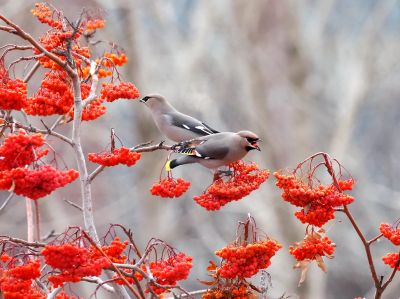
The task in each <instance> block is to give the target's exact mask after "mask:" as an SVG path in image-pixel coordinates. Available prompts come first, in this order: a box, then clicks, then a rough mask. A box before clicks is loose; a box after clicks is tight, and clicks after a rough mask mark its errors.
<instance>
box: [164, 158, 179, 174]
mask: <svg viewBox="0 0 400 299" xmlns="http://www.w3.org/2000/svg"><path fill="white" fill-rule="evenodd" d="M177 166H179V164H178V163H177V161H176V159H173V160H168V161H167V163H165V170H166V171H171V170H172V169H174V168H175V167H177Z"/></svg>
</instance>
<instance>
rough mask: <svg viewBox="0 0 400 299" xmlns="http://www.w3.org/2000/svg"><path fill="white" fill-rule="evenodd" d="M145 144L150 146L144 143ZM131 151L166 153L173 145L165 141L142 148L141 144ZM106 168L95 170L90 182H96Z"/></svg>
mask: <svg viewBox="0 0 400 299" xmlns="http://www.w3.org/2000/svg"><path fill="white" fill-rule="evenodd" d="M144 144H146V145H147V144H148V142H147V143H144ZM130 150H131V151H132V152H137V153H147V152H154V151H157V150H166V151H170V150H172V146H171V145H164V141H162V142H160V143H159V144H157V145H150V146H142V145H141V144H139V145H137V146H134V147H132V148H130ZM105 168H106V166H99V167H97V168H96V169H95V170H93V172H92V173H91V174H90V175H89V178H88V180H89V182H92V181H93V180H94V178H95V177H96V176H98V175H99V174H100V172H102V171H103V170H104V169H105Z"/></svg>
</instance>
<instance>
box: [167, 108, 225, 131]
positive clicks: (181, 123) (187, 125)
mask: <svg viewBox="0 0 400 299" xmlns="http://www.w3.org/2000/svg"><path fill="white" fill-rule="evenodd" d="M168 116H169V121H170V123H171V125H173V126H176V127H180V128H183V129H186V130H188V131H191V132H193V133H195V134H198V135H199V136H206V135H211V134H216V133H219V132H218V131H217V130H214V129H213V128H211V127H210V126H209V125H207V124H205V123H203V122H201V121H199V120H198V119H195V118H194V117H191V116H189V115H186V114H183V113H180V112H177V111H176V112H172V113H169V114H168Z"/></svg>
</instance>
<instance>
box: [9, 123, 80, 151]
mask: <svg viewBox="0 0 400 299" xmlns="http://www.w3.org/2000/svg"><path fill="white" fill-rule="evenodd" d="M9 124H10V125H15V126H16V127H17V128H21V129H24V130H26V131H29V132H32V133H41V134H45V135H51V136H54V137H57V138H59V139H61V140H62V141H64V142H66V143H68V144H69V145H71V146H73V142H72V140H71V139H69V138H68V137H67V136H64V135H62V134H60V133H57V132H55V131H53V130H52V129H51V128H47V129H46V130H41V129H38V128H35V127H32V126H26V125H23V124H21V123H19V122H10V123H9Z"/></svg>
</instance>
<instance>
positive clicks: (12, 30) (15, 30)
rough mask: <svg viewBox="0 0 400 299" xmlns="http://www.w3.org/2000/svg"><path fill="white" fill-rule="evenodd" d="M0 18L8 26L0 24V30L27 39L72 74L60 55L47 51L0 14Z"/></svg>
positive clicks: (71, 70)
mask: <svg viewBox="0 0 400 299" xmlns="http://www.w3.org/2000/svg"><path fill="white" fill-rule="evenodd" d="M0 20H3V21H4V22H5V23H6V24H7V25H8V26H10V27H7V26H0V30H3V31H7V32H10V33H13V34H16V35H18V36H19V37H21V38H22V39H24V40H26V41H28V42H29V43H30V44H31V45H32V46H34V47H35V48H36V49H37V50H38V51H39V52H41V53H44V55H45V56H47V57H48V58H50V59H51V60H52V61H54V62H55V63H57V64H58V65H59V66H61V67H62V68H63V69H64V70H65V71H66V72H67V73H68V74H69V75H70V76H73V75H74V70H73V69H72V68H71V67H70V66H69V65H68V64H67V63H66V62H65V61H63V60H62V59H61V58H60V57H58V56H57V55H55V54H53V53H51V52H49V51H47V50H46V49H45V48H44V47H43V46H42V45H41V44H40V43H39V42H38V41H37V40H36V39H34V38H33V37H32V36H31V35H30V34H29V33H27V32H25V31H24V30H22V29H21V28H20V27H19V26H18V25H17V24H15V23H13V22H12V21H10V20H9V19H7V18H6V17H5V16H3V15H1V14H0Z"/></svg>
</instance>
